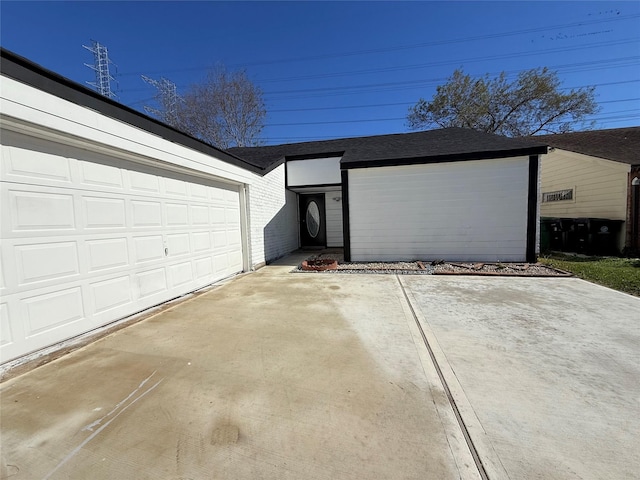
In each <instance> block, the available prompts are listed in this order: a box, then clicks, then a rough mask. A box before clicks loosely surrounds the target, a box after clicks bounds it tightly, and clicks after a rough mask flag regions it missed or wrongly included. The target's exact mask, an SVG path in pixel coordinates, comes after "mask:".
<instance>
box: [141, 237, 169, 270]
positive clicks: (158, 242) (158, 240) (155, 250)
mask: <svg viewBox="0 0 640 480" xmlns="http://www.w3.org/2000/svg"><path fill="white" fill-rule="evenodd" d="M133 251H134V257H133V258H134V261H135V263H136V264H141V263H145V262H150V261H153V260H163V259H164V257H165V254H164V241H163V238H162V235H147V236H139V237H138V236H136V237H133Z"/></svg>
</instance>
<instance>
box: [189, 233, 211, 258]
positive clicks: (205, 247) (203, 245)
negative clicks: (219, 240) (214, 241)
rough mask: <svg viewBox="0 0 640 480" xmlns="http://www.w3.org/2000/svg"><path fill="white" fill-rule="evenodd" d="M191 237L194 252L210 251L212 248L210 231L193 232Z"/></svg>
mask: <svg viewBox="0 0 640 480" xmlns="http://www.w3.org/2000/svg"><path fill="white" fill-rule="evenodd" d="M191 239H192V242H193V252H194V253H202V252H208V251H209V250H211V234H210V233H209V231H206V232H195V233H192V234H191Z"/></svg>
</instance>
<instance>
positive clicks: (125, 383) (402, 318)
mask: <svg viewBox="0 0 640 480" xmlns="http://www.w3.org/2000/svg"><path fill="white" fill-rule="evenodd" d="M300 259H301V258H300V257H299V256H292V257H289V258H288V259H286V260H285V261H283V262H279V265H273V266H268V267H265V268H263V269H261V270H260V271H258V272H256V273H253V274H250V275H245V276H241V277H238V278H235V279H233V280H232V281H230V282H228V283H226V284H224V285H223V286H220V287H217V288H215V289H213V290H211V291H209V292H208V293H206V294H203V295H200V296H198V297H195V298H193V299H190V300H187V301H184V302H182V303H179V304H177V305H175V306H173V307H171V308H169V309H167V310H165V311H163V312H162V313H159V314H157V315H155V316H152V317H150V318H148V319H146V320H144V321H142V322H140V323H138V324H136V325H133V326H131V327H128V328H126V329H123V330H120V331H118V332H115V333H113V334H111V335H109V336H107V337H105V338H103V339H101V340H99V341H97V342H95V343H93V344H91V345H89V346H87V347H84V348H82V349H80V350H78V351H76V352H73V353H71V354H69V355H66V356H64V357H62V358H60V359H58V360H56V361H53V362H51V363H49V364H47V365H45V366H42V367H40V368H37V369H35V370H33V371H31V372H29V373H27V374H24V375H22V376H20V377H17V378H15V379H12V380H8V381H7V382H5V383H3V384H2V385H1V386H0V402H1V404H0V406H1V420H2V423H1V433H0V435H1V436H0V446H1V454H2V464H1V465H0V467H1V468H2V470H1V472H2V476H3V478H4V477H6V478H11V479H37V478H52V479H62V478H64V479H67V478H78V479H84V478H92V479H111V478H113V479H123V478H136V479H144V478H153V479H156V478H162V479H176V480H177V479H210V478H211V479H225V478H229V479H242V478H251V479H261V478H264V479H275V478H278V479H280V478H292V479H293V478H295V479H300V478H304V479H363V478H381V479H382V478H394V479H400V478H407V479H410V478H411V479H413V478H416V479H417V478H420V479H425V478H426V479H449V478H452V479H454V478H465V479H466V478H482V475H486V476H487V477H489V478H508V477H511V478H514V479H515V478H552V477H553V478H635V474H636V473H637V472H638V471H640V458H639V457H640V455H639V450H638V448H639V447H638V437H637V433H636V432H638V431H640V429H639V428H638V427H640V425H639V420H638V418H640V415H638V413H640V412H639V411H638V409H639V403H638V401H639V399H640V397H639V395H638V386H637V385H638V383H639V381H640V371H639V370H640V367H639V365H640V361H639V359H638V355H639V352H640V339H639V335H638V311H640V300H639V299H636V298H632V297H628V296H625V295H622V294H617V293H616V292H612V291H610V290H607V289H603V288H600V287H597V286H593V285H590V284H588V283H586V282H581V281H579V280H574V279H557V280H554V279H550V280H548V279H518V280H517V281H515V280H513V279H498V278H460V277H455V278H451V277H427V276H420V277H417V276H416V277H409V276H401V277H396V276H393V275H323V274H289V273H288V271H289V270H290V269H291V268H292V266H293V265H295V264H297V262H298V261H299V260H300ZM425 339H426V340H427V341H428V343H425ZM603 472H605V473H606V474H603Z"/></svg>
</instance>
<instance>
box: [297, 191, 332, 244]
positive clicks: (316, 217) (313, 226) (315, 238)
mask: <svg viewBox="0 0 640 480" xmlns="http://www.w3.org/2000/svg"><path fill="white" fill-rule="evenodd" d="M300 243H301V245H302V246H303V247H318V246H321V247H324V246H326V245H327V222H326V215H325V211H324V193H319V194H315V195H300Z"/></svg>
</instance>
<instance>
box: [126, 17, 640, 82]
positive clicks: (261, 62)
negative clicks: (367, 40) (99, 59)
mask: <svg viewBox="0 0 640 480" xmlns="http://www.w3.org/2000/svg"><path fill="white" fill-rule="evenodd" d="M638 17H640V14H632V15H623V16H619V15H618V16H616V17H612V18H602V19H598V20H590V21H578V22H572V23H565V24H559V25H551V26H547V27H538V28H528V29H523V30H512V31H508V32H501V33H491V34H485V35H476V36H471V37H463V38H457V39H451V40H436V41H431V42H422V43H415V44H410V45H397V46H393V47H384V48H376V49H367V50H357V51H352V52H343V53H332V54H322V55H309V56H305V57H290V58H280V59H272V60H259V61H254V62H244V63H238V64H232V65H229V67H233V68H242V67H249V66H256V65H274V64H278V63H294V62H302V61H312V60H324V59H330V58H344V57H353V56H359V55H371V54H375V53H388V52H395V51H400V50H411V49H417V48H424V47H435V46H442V45H452V44H457V43H467V42H477V41H479V40H488V39H494V38H504V37H511V36H518V35H525V34H529V33H538V32H546V31H550V30H555V29H558V28H573V27H584V26H589V25H596V24H601V23H609V22H619V21H626V20H633V19H635V18H638ZM208 68H210V67H209V66H198V67H187V68H178V69H171V70H163V71H156V72H147V73H151V74H167V73H178V72H187V71H198V70H206V69H208ZM141 73H142V72H126V73H122V74H120V76H121V77H124V76H132V75H136V76H137V75H140V74H141Z"/></svg>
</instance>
